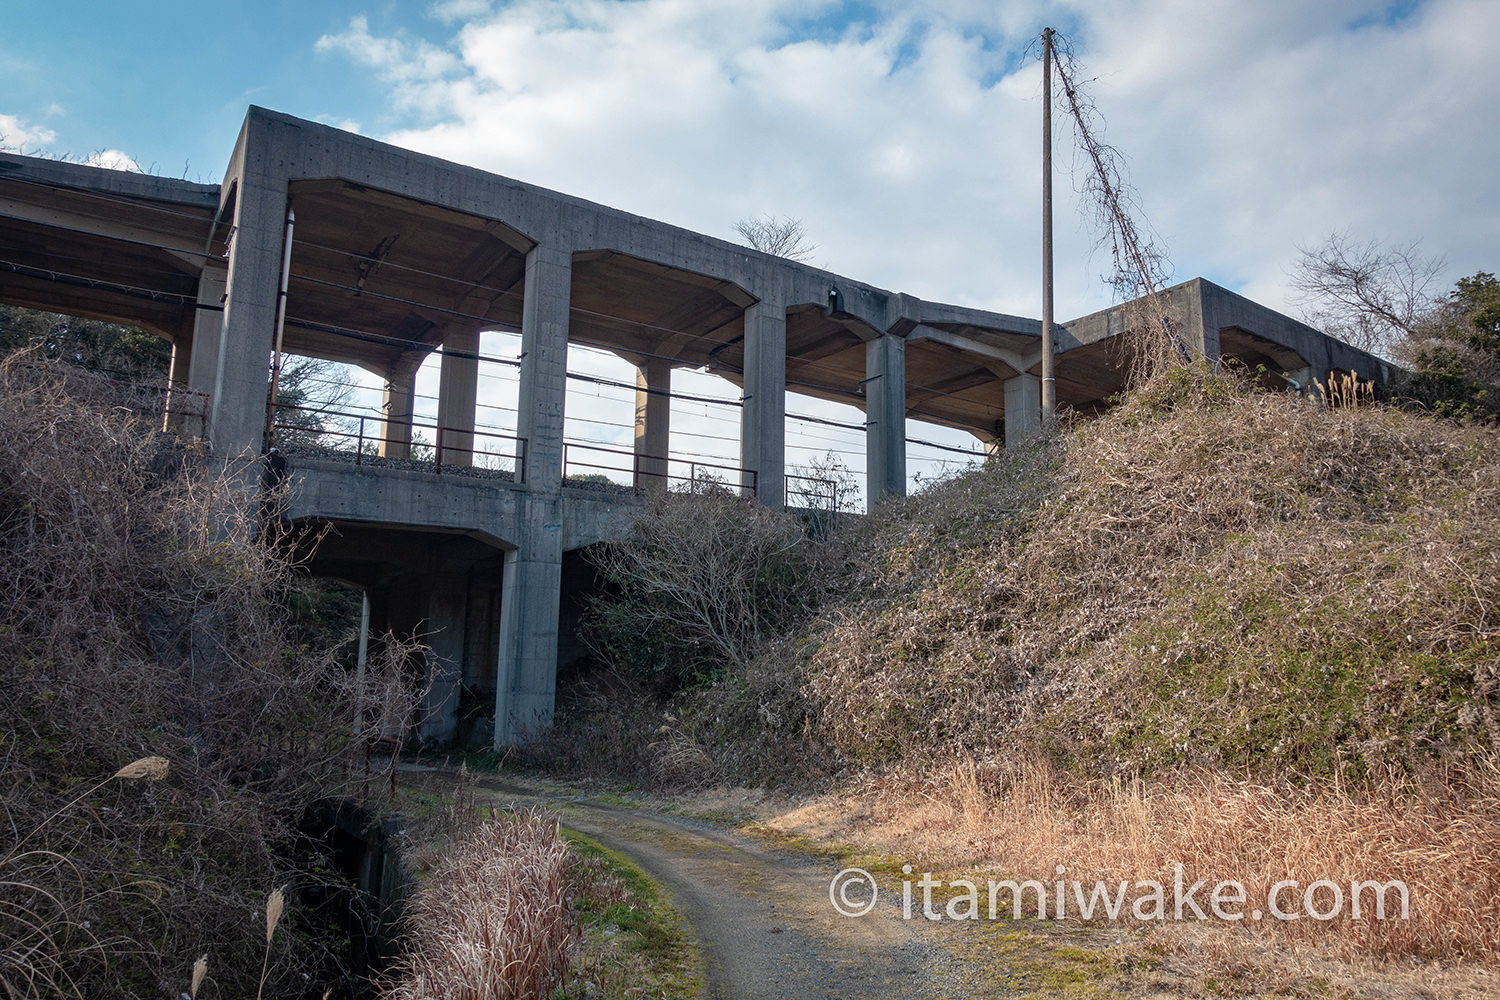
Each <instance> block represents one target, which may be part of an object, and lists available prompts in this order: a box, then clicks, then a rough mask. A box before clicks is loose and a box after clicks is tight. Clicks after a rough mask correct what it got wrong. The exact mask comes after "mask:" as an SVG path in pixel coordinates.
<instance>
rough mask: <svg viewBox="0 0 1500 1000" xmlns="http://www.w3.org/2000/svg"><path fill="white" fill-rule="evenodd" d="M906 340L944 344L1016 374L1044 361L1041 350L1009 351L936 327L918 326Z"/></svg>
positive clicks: (909, 341)
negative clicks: (1008, 368)
mask: <svg viewBox="0 0 1500 1000" xmlns="http://www.w3.org/2000/svg"><path fill="white" fill-rule="evenodd" d="M906 340H907V342H908V343H915V342H919V341H923V340H930V341H932V342H933V343H935V344H944V345H946V346H948V347H952V348H955V349H956V350H960V351H963V352H965V353H966V354H974V355H977V356H979V357H981V358H988V359H989V360H991V361H999V362H1002V363H1004V364H1007V365H1009V366H1010V367H1011V368H1012V369H1014V370H1015V371H1016V372H1024V371H1029V370H1030V369H1031V368H1032V366H1034V365H1037V364H1039V363H1040V362H1041V360H1042V352H1041V350H1040V349H1037V350H1035V351H1030V352H1027V353H1026V354H1022V353H1020V352H1018V351H1008V350H1006V349H1005V348H1003V347H995V346H994V345H992V344H985V343H982V342H980V341H978V340H975V339H974V338H972V337H965V336H963V335H961V334H957V333H950V332H948V331H947V330H940V329H938V328H937V327H934V326H925V325H921V324H919V325H917V326H916V327H915V328H914V329H913V330H912V331H911V333H909V334H907V336H906Z"/></svg>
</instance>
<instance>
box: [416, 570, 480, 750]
mask: <svg viewBox="0 0 1500 1000" xmlns="http://www.w3.org/2000/svg"><path fill="white" fill-rule="evenodd" d="M468 601H469V582H468V579H467V578H466V577H464V576H461V575H456V574H445V575H441V576H437V577H434V578H433V579H432V585H431V588H430V590H429V591H428V596H427V621H426V623H425V626H424V630H425V632H426V636H425V638H424V639H423V641H424V642H425V643H426V644H427V684H428V686H427V691H426V693H424V694H423V695H422V714H421V721H420V722H419V723H418V724H417V736H418V737H420V738H421V740H422V742H424V743H447V742H450V741H452V740H453V738H454V736H455V735H456V734H457V731H458V698H459V691H460V688H461V686H462V684H463V663H464V625H465V616H466V613H467V611H468Z"/></svg>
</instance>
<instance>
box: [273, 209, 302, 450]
mask: <svg viewBox="0 0 1500 1000" xmlns="http://www.w3.org/2000/svg"><path fill="white" fill-rule="evenodd" d="M296 224H297V213H296V212H293V211H292V210H291V209H290V208H288V209H287V210H286V234H285V236H284V237H283V240H284V248H283V250H282V256H281V284H280V287H279V289H278V291H277V295H276V355H275V358H274V360H273V361H272V362H271V394H270V396H269V398H268V399H267V400H266V442H265V449H269V448H270V447H271V445H272V444H274V443H275V439H276V402H277V399H276V397H277V395H278V394H279V392H280V389H281V338H282V333H283V332H284V331H285V330H286V293H287V286H288V285H289V283H290V282H291V280H292V229H293V228H294V227H295V226H296Z"/></svg>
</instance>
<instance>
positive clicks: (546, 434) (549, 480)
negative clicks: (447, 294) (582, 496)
mask: <svg viewBox="0 0 1500 1000" xmlns="http://www.w3.org/2000/svg"><path fill="white" fill-rule="evenodd" d="M572 290H573V255H572V254H571V253H570V252H568V251H566V250H557V249H554V248H552V247H548V246H537V247H533V248H532V250H531V252H530V253H528V254H527V255H526V292H525V299H524V300H523V302H522V306H521V391H520V405H519V409H520V413H519V414H518V416H517V420H516V424H517V428H518V430H517V432H516V433H517V434H518V435H519V436H520V437H522V438H524V439H525V440H526V483H527V485H528V486H530V487H531V489H533V490H535V491H538V492H543V493H550V492H554V491H556V490H557V489H559V488H560V486H561V485H562V475H563V467H562V465H563V409H564V403H565V400H566V393H567V375H568V307H569V304H570V301H571V295H572ZM554 603H555V602H554ZM555 613H556V612H555V610H554V615H555Z"/></svg>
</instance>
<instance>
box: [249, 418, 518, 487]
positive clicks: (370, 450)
mask: <svg viewBox="0 0 1500 1000" xmlns="http://www.w3.org/2000/svg"><path fill="white" fill-rule="evenodd" d="M267 426H268V427H269V428H270V429H271V436H272V441H271V443H272V444H274V445H275V446H276V447H278V448H280V449H281V450H282V451H285V452H290V453H296V452H306V453H308V454H311V455H323V456H327V457H330V458H344V457H345V456H348V457H350V458H352V460H353V462H354V464H355V465H365V464H370V465H381V466H397V467H401V466H411V467H415V468H417V469H419V470H421V471H430V472H433V473H435V474H437V475H440V476H441V475H444V474H448V475H453V474H459V475H473V474H475V473H479V474H488V475H490V476H493V477H496V478H505V479H509V480H511V481H513V482H517V483H522V482H525V481H526V439H525V438H522V437H517V436H516V435H514V434H503V433H500V432H498V431H488V430H479V429H470V428H467V427H463V428H460V427H445V426H443V425H440V424H438V423H436V422H429V421H421V420H415V419H411V420H392V419H387V418H384V417H377V416H372V415H370V414H365V413H345V412H342V411H338V410H325V409H319V408H316V407H310V406H297V405H295V404H292V403H277V404H276V405H275V412H274V415H273V419H272V420H270V421H268V423H267ZM419 431H426V432H430V434H431V440H428V439H426V438H424V437H422V436H421V435H420V434H419V433H418V432H419ZM330 440H331V441H332V442H333V443H329V442H330Z"/></svg>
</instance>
